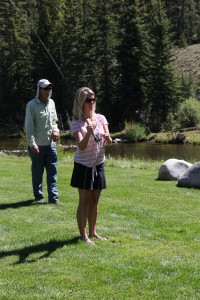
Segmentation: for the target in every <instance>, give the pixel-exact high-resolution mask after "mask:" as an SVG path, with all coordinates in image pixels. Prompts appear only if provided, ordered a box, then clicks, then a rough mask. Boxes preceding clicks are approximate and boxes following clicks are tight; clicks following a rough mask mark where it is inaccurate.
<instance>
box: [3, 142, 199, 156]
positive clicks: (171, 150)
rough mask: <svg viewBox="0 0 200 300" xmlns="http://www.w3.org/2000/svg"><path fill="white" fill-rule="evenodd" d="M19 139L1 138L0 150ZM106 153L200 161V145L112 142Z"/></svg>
mask: <svg viewBox="0 0 200 300" xmlns="http://www.w3.org/2000/svg"><path fill="white" fill-rule="evenodd" d="M18 143H19V140H18V139H16V138H8V139H0V150H16V149H17V146H18ZM61 143H62V144H63V145H64V144H65V145H70V144H74V141H66V140H62V142H61ZM106 155H111V156H112V157H116V158H117V157H122V158H131V159H132V158H133V159H134V158H135V159H146V160H148V159H151V160H164V161H165V160H167V159H169V158H177V159H184V160H186V161H188V162H195V161H200V146H194V145H187V144H186V145H184V144H183V145H182V144H155V143H135V144H112V145H111V146H109V147H106Z"/></svg>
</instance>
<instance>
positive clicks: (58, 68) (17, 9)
mask: <svg viewBox="0 0 200 300" xmlns="http://www.w3.org/2000/svg"><path fill="white" fill-rule="evenodd" d="M9 2H10V3H11V4H12V5H13V6H14V8H15V9H16V11H17V12H18V14H19V15H20V16H21V18H23V20H24V21H25V22H26V24H27V25H28V27H29V28H30V29H31V30H32V32H33V33H34V34H35V36H36V37H37V38H38V40H39V42H40V43H41V45H42V46H43V47H44V49H45V50H46V52H47V54H48V55H49V57H50V59H51V60H52V62H53V63H54V65H55V66H56V68H57V70H58V71H59V73H60V75H61V77H62V79H63V80H64V81H65V82H66V78H65V76H64V75H63V73H62V71H61V69H60V67H59V66H58V64H57V63H56V61H55V59H54V58H53V56H52V55H51V53H50V51H49V50H48V48H47V47H46V45H45V44H44V42H43V41H42V39H41V38H40V37H39V35H38V34H37V32H36V31H35V30H34V29H33V26H32V25H31V24H30V22H29V21H28V20H27V18H26V17H25V16H24V15H23V14H22V12H21V11H20V9H19V8H18V7H17V6H16V5H15V3H14V2H13V1H12V0H9ZM77 103H78V106H79V108H80V110H81V112H82V114H83V116H84V118H85V120H86V122H87V124H88V125H89V122H88V121H87V118H86V117H85V115H84V112H83V109H82V107H81V106H80V104H79V102H78V100H77ZM92 135H93V137H94V140H95V142H97V143H99V142H100V141H101V138H100V136H99V135H98V134H94V131H93V133H92Z"/></svg>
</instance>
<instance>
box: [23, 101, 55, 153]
mask: <svg viewBox="0 0 200 300" xmlns="http://www.w3.org/2000/svg"><path fill="white" fill-rule="evenodd" d="M57 121H58V118H57V113H56V108H55V103H54V101H53V100H52V99H49V100H48V102H47V104H44V103H42V102H41V101H40V100H39V99H38V98H37V97H35V98H34V99H32V100H31V101H29V102H28V104H27V106H26V116H25V129H26V137H27V142H28V145H29V146H30V147H32V146H35V145H38V146H47V145H50V144H51V143H53V141H52V137H51V135H52V132H59V129H58V125H57Z"/></svg>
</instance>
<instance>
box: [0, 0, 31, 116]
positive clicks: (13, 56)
mask: <svg viewBox="0 0 200 300" xmlns="http://www.w3.org/2000/svg"><path fill="white" fill-rule="evenodd" d="M0 5H1V9H0V19H1V20H3V22H2V26H1V33H0V34H1V36H2V39H1V44H0V48H1V56H0V65H1V69H0V85H1V86H2V87H3V89H2V90H3V91H2V102H3V107H4V113H5V114H8V115H9V116H12V117H13V118H15V115H16V112H20V113H22V110H23V109H24V105H25V103H26V100H27V97H28V95H30V91H31V86H32V83H33V82H32V77H31V72H32V69H33V61H32V58H31V46H32V44H31V40H30V29H29V27H28V26H27V24H26V18H27V17H28V16H27V13H26V1H18V9H16V8H15V7H14V6H13V5H11V3H10V2H8V1H5V0H3V1H1V4H0Z"/></svg>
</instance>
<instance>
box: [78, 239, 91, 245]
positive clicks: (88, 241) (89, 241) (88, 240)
mask: <svg viewBox="0 0 200 300" xmlns="http://www.w3.org/2000/svg"><path fill="white" fill-rule="evenodd" d="M80 240H81V241H83V242H85V243H87V244H89V245H95V243H94V242H93V241H91V240H90V239H89V238H88V237H85V238H80Z"/></svg>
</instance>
